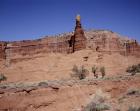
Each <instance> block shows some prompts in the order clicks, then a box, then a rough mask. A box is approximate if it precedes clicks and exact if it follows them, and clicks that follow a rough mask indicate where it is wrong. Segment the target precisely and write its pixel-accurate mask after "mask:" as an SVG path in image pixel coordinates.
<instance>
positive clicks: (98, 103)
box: [84, 90, 110, 111]
mask: <svg viewBox="0 0 140 111" xmlns="http://www.w3.org/2000/svg"><path fill="white" fill-rule="evenodd" d="M109 97H110V96H109V95H108V94H106V93H103V92H102V91H101V90H98V91H96V93H95V95H94V97H93V99H92V100H91V102H90V103H89V104H87V106H86V107H85V108H84V111H104V110H109V109H110V106H109V105H108V104H106V103H105V101H106V100H107V99H109Z"/></svg>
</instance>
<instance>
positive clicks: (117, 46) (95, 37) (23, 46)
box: [0, 15, 140, 63]
mask: <svg viewBox="0 0 140 111" xmlns="http://www.w3.org/2000/svg"><path fill="white" fill-rule="evenodd" d="M85 48H88V49H92V50H93V51H100V52H105V53H109V54H110V53H120V54H122V55H130V54H131V55H137V56H139V57H140V45H139V44H138V43H137V41H136V40H129V39H124V38H122V37H121V36H120V35H118V34H117V33H114V32H111V31H106V30H92V31H85V32H84V31H83V29H82V26H81V21H80V16H79V15H78V16H77V17H76V26H75V31H74V33H69V34H63V35H59V36H55V37H44V38H42V39H37V40H25V41H15V42H0V59H1V60H6V61H7V62H8V63H9V62H10V61H15V60H16V59H19V58H21V59H23V58H24V59H26V58H31V57H32V56H33V55H36V54H40V53H51V52H54V53H73V52H75V51H78V50H81V49H85Z"/></svg>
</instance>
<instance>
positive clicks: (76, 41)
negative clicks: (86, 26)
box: [70, 15, 86, 52]
mask: <svg viewBox="0 0 140 111" xmlns="http://www.w3.org/2000/svg"><path fill="white" fill-rule="evenodd" d="M70 45H71V46H72V52H74V51H77V50H81V49H84V48H86V37H85V35H84V31H83V29H82V26H81V21H80V15H77V17H76V26H75V31H74V35H73V36H72V37H71V40H70Z"/></svg>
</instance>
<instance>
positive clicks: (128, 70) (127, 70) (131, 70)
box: [126, 64, 140, 75]
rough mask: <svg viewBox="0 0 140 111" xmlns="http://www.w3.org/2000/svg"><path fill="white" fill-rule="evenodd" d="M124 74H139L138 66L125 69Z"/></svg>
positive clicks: (139, 66)
mask: <svg viewBox="0 0 140 111" xmlns="http://www.w3.org/2000/svg"><path fill="white" fill-rule="evenodd" d="M126 72H128V73H131V74H132V75H135V74H136V73H139V72H140V64H137V65H132V66H129V67H128V68H127V69H126Z"/></svg>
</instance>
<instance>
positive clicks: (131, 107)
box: [128, 106, 140, 111]
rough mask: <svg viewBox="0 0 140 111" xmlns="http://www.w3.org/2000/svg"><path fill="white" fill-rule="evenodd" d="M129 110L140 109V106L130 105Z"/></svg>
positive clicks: (135, 110) (136, 110)
mask: <svg viewBox="0 0 140 111" xmlns="http://www.w3.org/2000/svg"><path fill="white" fill-rule="evenodd" d="M128 111H140V107H135V106H130V107H129V109H128Z"/></svg>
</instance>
